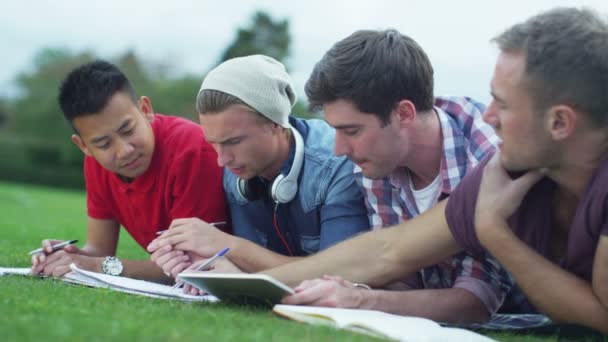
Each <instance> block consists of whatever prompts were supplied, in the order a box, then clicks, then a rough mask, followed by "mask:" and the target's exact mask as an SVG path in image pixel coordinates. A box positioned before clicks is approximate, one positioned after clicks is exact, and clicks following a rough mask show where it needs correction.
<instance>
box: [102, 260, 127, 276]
mask: <svg viewBox="0 0 608 342" xmlns="http://www.w3.org/2000/svg"><path fill="white" fill-rule="evenodd" d="M104 264H105V265H104V268H105V270H104V271H105V273H107V274H110V275H119V274H121V273H122V269H123V267H122V263H121V262H120V260H118V259H116V258H108V259H107V260H106V261H105V263H104Z"/></svg>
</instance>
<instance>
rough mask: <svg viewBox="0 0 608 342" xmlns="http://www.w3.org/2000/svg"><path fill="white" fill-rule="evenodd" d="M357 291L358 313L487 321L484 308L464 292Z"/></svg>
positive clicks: (457, 290) (469, 293) (479, 302)
mask: <svg viewBox="0 0 608 342" xmlns="http://www.w3.org/2000/svg"><path fill="white" fill-rule="evenodd" d="M358 291H361V295H362V300H361V305H360V307H359V308H360V309H370V310H380V311H385V312H389V313H393V314H397V315H405V316H418V317H425V318H429V319H432V320H434V321H438V322H445V323H458V324H465V323H467V324H468V323H482V322H485V321H487V320H488V319H489V314H488V310H487V309H486V307H485V306H484V304H483V303H482V302H481V301H480V300H479V299H478V298H477V297H476V296H475V295H474V294H472V293H471V292H469V291H467V290H465V289H459V288H450V289H436V290H410V291H386V290H372V291H368V290H358Z"/></svg>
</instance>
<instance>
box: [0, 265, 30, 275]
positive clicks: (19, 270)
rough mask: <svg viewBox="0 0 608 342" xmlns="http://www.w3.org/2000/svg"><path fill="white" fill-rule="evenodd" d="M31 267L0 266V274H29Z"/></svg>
mask: <svg viewBox="0 0 608 342" xmlns="http://www.w3.org/2000/svg"><path fill="white" fill-rule="evenodd" d="M30 271H31V268H29V267H0V276H2V275H5V274H16V275H24V276H29V275H31V274H30Z"/></svg>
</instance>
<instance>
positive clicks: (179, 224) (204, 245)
mask: <svg viewBox="0 0 608 342" xmlns="http://www.w3.org/2000/svg"><path fill="white" fill-rule="evenodd" d="M231 242H232V236H230V235H229V234H226V233H224V232H222V231H221V230H219V229H217V228H216V227H214V226H212V225H210V224H208V223H207V222H205V221H202V220H200V219H198V218H186V219H176V220H173V222H171V226H170V227H169V230H167V231H166V232H165V233H163V234H162V235H161V236H159V237H158V238H156V239H155V240H154V241H152V242H151V243H150V245H148V248H147V249H148V252H150V253H154V252H156V251H157V250H158V249H160V248H162V247H163V246H166V245H170V246H172V247H173V249H174V250H181V251H186V252H191V253H194V254H197V255H198V256H200V257H202V258H210V257H212V256H213V255H214V254H215V253H217V252H218V251H220V250H221V249H222V248H225V247H231V246H230V243H231Z"/></svg>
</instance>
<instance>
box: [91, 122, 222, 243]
mask: <svg viewBox="0 0 608 342" xmlns="http://www.w3.org/2000/svg"><path fill="white" fill-rule="evenodd" d="M152 129H153V131H154V138H155V147H154V154H153V156H152V161H151V163H150V167H149V168H148V170H147V171H146V172H145V173H144V174H143V175H141V176H139V177H137V178H135V179H134V180H133V181H132V182H131V183H125V182H123V181H122V180H121V179H120V178H119V177H118V175H116V174H114V173H112V172H110V171H108V170H106V169H104V168H103V167H102V166H101V165H100V164H99V163H98V162H97V161H96V160H95V159H94V158H92V157H86V158H85V161H84V175H85V183H86V189H87V211H88V215H89V217H91V218H94V219H115V220H117V221H118V222H119V223H120V224H121V225H122V226H123V227H125V229H126V230H127V231H128V232H129V234H131V236H132V237H133V238H134V239H135V240H136V241H137V242H138V243H139V244H140V245H141V246H142V247H143V248H144V249H145V248H146V246H148V244H149V243H150V242H151V241H152V240H154V239H155V238H156V237H157V235H156V232H157V231H159V230H163V229H167V228H168V227H169V225H170V224H171V221H172V220H173V219H177V218H186V217H198V218H201V219H202V220H205V221H207V222H217V221H226V205H225V200H224V190H223V188H222V169H221V168H220V167H219V166H218V165H217V155H216V153H215V151H214V150H213V148H212V147H211V145H210V144H209V143H208V142H207V141H206V140H205V137H204V135H203V130H202V129H201V127H200V126H199V125H197V124H195V123H194V122H191V121H188V120H186V119H183V118H179V117H174V116H165V115H161V114H156V115H155V118H154V120H153V121H152Z"/></svg>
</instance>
